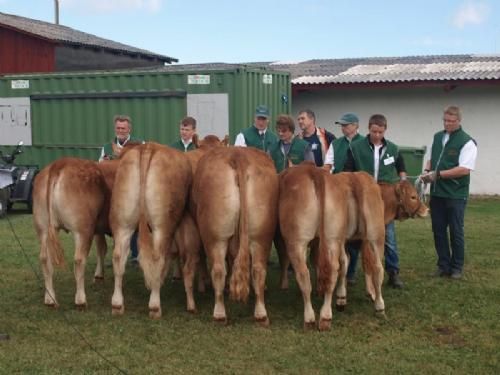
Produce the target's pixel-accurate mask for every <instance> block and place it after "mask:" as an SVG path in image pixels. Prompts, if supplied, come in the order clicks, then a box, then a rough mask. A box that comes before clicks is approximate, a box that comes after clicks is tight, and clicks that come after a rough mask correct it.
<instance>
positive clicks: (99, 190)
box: [33, 157, 111, 308]
mask: <svg viewBox="0 0 500 375" xmlns="http://www.w3.org/2000/svg"><path fill="white" fill-rule="evenodd" d="M110 194H111V190H110V188H109V187H108V186H107V185H106V182H105V178H104V175H103V172H102V170H101V169H100V168H99V167H98V165H97V163H96V162H93V161H88V160H83V159H77V158H69V157H65V158H62V159H59V160H57V161H55V162H53V163H51V164H49V165H48V166H47V167H45V168H44V169H43V170H42V171H41V172H40V173H39V174H38V176H37V177H36V179H35V183H34V187H33V221H34V224H35V228H36V232H37V235H38V238H39V241H40V262H41V265H42V271H43V275H44V279H45V297H44V303H45V304H46V305H49V306H57V305H58V303H57V299H56V295H55V291H54V287H53V282H52V278H53V265H54V264H55V265H62V264H64V250H63V248H62V246H61V243H60V241H59V238H58V236H57V232H58V231H59V230H60V229H63V230H66V231H69V232H71V233H72V234H73V237H74V241H75V255H74V268H75V269H74V272H75V279H76V294H75V304H76V305H77V307H79V308H82V307H85V306H86V304H87V299H86V295H85V281H84V276H85V264H86V261H87V256H88V254H89V251H90V246H91V243H92V236H93V235H94V234H95V233H99V234H101V235H102V237H103V236H104V233H106V232H109V227H108V225H107V224H108V220H107V213H108V211H107V210H108V207H107V202H108V201H109V199H110ZM104 246H105V244H104ZM98 252H99V254H100V256H98V258H97V259H98V261H97V267H96V274H95V276H96V278H98V277H102V269H103V267H102V262H103V256H104V255H103V254H104V253H105V247H104V250H103V249H102V243H99V244H98ZM101 255H102V256H101Z"/></svg>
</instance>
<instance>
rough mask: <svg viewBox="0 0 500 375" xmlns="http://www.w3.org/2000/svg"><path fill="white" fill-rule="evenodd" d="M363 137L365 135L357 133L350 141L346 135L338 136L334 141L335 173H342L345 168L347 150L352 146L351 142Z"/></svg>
mask: <svg viewBox="0 0 500 375" xmlns="http://www.w3.org/2000/svg"><path fill="white" fill-rule="evenodd" d="M362 138H363V136H362V135H361V134H359V133H357V134H356V135H355V136H354V137H353V138H352V139H351V141H350V142H349V139H348V138H347V137H346V136H344V137H340V138H337V139H336V140H334V141H333V164H334V169H333V173H340V172H342V171H343V170H344V165H345V161H346V159H347V151H348V150H349V149H350V148H351V143H352V142H356V141H359V140H360V139H362Z"/></svg>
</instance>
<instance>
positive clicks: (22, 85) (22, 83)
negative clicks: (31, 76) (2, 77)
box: [10, 79, 30, 89]
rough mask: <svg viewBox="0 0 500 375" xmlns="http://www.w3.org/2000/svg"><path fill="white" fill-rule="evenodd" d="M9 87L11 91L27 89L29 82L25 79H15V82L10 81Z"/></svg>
mask: <svg viewBox="0 0 500 375" xmlns="http://www.w3.org/2000/svg"><path fill="white" fill-rule="evenodd" d="M10 87H11V88H12V89H29V88H30V81H29V80H27V79H17V80H15V81H10Z"/></svg>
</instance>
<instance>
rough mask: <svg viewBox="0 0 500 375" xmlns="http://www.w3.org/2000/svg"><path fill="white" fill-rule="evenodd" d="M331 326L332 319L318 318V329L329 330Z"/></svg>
mask: <svg viewBox="0 0 500 375" xmlns="http://www.w3.org/2000/svg"><path fill="white" fill-rule="evenodd" d="M331 328H332V320H331V319H320V321H319V325H318V329H319V330H320V331H321V332H323V331H329V330H330V329H331Z"/></svg>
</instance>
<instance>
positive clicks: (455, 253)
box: [430, 197, 467, 273]
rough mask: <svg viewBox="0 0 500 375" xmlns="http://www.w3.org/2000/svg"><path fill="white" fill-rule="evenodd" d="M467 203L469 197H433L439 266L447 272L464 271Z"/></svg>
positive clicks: (433, 218) (433, 224) (435, 238)
mask: <svg viewBox="0 0 500 375" xmlns="http://www.w3.org/2000/svg"><path fill="white" fill-rule="evenodd" d="M466 205H467V199H451V198H441V197H431V202H430V208H431V219H432V232H433V233H434V246H435V247H436V253H437V256H438V261H437V266H438V267H439V269H440V270H441V271H443V272H445V273H452V272H462V269H463V266H464V246H465V242H464V215H465V206H466ZM448 228H449V230H450V236H449V240H448ZM450 244H451V248H450Z"/></svg>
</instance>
